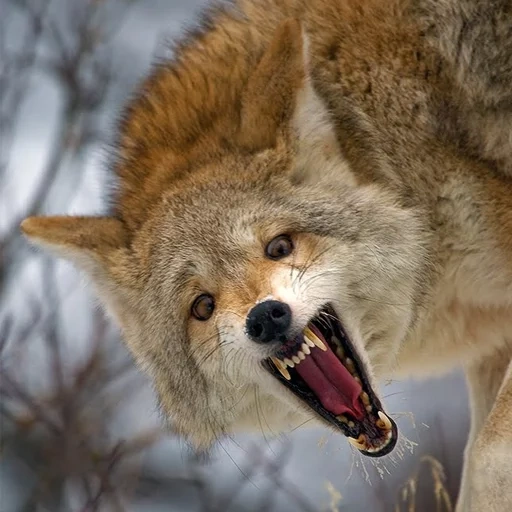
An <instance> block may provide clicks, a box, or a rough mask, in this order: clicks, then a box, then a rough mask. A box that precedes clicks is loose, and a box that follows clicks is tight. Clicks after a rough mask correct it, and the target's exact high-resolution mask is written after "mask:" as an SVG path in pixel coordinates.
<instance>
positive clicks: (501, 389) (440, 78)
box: [23, 0, 512, 512]
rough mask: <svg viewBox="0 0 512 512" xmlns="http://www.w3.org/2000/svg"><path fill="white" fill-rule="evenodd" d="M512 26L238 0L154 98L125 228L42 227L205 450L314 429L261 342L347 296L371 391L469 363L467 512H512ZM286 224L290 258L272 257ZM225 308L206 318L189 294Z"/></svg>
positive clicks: (460, 13)
mask: <svg viewBox="0 0 512 512" xmlns="http://www.w3.org/2000/svg"><path fill="white" fill-rule="evenodd" d="M511 26H512V13H511V8H510V6H509V4H508V3H507V2H505V1H501V2H500V1H497V2H479V1H477V0H459V1H456V0H441V1H433V0H417V1H416V0H390V1H387V2H383V1H382V0H308V1H305V0H304V1H301V0H287V1H286V0H259V1H255V0H253V1H249V0H239V1H238V2H235V3H233V4H227V5H225V6H223V7H220V8H217V9H214V10H213V11H212V14H210V15H209V17H208V20H207V21H205V22H204V24H203V26H202V28H200V29H198V30H196V31H195V32H194V33H192V34H190V36H189V37H187V38H185V39H184V40H183V41H182V43H181V44H179V45H178V46H177V48H176V54H175V57H174V58H173V60H172V61H171V62H165V63H162V64H160V65H159V66H158V67H157V68H156V69H155V70H154V72H153V73H152V74H151V76H150V77H149V78H148V79H147V80H146V81H145V82H144V84H143V85H142V86H141V88H140V91H139V93H138V96H137V98H136V99H134V100H133V101H132V102H131V103H130V105H129V106H128V109H127V111H126V113H125V115H124V120H123V122H122V124H121V127H120V135H119V145H118V153H117V161H116V163H115V165H114V169H113V171H114V173H115V176H116V178H117V181H118V193H117V196H116V197H115V199H114V202H113V204H112V215H111V217H108V218H78V217H77V218H62V217H56V218H50V219H38V218H31V219H28V220H26V221H25V222H24V223H23V231H24V232H25V234H26V235H27V236H28V237H29V238H31V239H32V240H33V241H34V242H35V243H40V244H41V245H43V246H47V247H49V248H50V249H51V250H54V251H55V252H57V253H58V254H60V255H62V256H64V257H67V258H69V259H71V260H72V261H75V262H76V263H77V265H78V266H80V267H81V268H82V269H83V270H85V271H86V272H87V273H88V274H89V276H90V277H91V279H92V282H93V284H94V286H95V287H96V289H97V291H98V294H99V296H100V297H101V299H102V300H103V302H104V304H105V305H106V308H107V310H108V311H109V312H110V313H111V314H112V315H113V316H114V317H115V318H116V319H117V320H118V322H119V324H120V325H121V327H122V330H123V333H124V337H125V340H126V343H127V345H128V347H129V349H130V350H131V352H132V353H133V355H134V357H135V359H136V361H137V362H138V363H139V365H140V366H141V368H143V369H144V370H145V371H147V372H148V373H149V374H150V375H151V377H152V378H153V380H154V383H155V388H156V390H157V392H158V395H159V398H160V401H161V404H162V410H163V411H164V413H165V415H166V416H167V417H169V419H170V422H171V424H172V426H173V428H175V429H176V430H177V431H178V432H180V433H181V434H183V435H184V436H186V437H187V438H188V439H190V440H191V441H192V442H193V443H194V444H195V445H196V446H198V447H201V448H204V447H207V446H209V445H211V443H212V442H213V441H215V439H218V438H219V437H220V436H222V435H231V434H232V433H233V432H235V431H238V430H244V429H245V430H247V429H250V428H255V429H258V428H259V426H258V420H257V416H258V414H262V415H264V416H265V418H266V420H265V423H267V424H268V428H271V429H272V430H274V431H278V430H280V431H283V430H287V429H289V428H292V427H293V426H294V425H297V424H299V423H302V422H304V421H305V420H307V419H310V418H312V417H313V416H312V412H311V411H310V410H309V409H307V408H305V407H304V406H303V405H302V404H301V403H300V402H299V401H298V400H297V399H296V398H295V396H294V395H292V394H291V393H289V392H288V391H287V390H286V389H284V388H283V386H281V385H280V384H279V383H278V382H277V381H276V380H275V379H274V378H273V377H271V376H270V375H268V374H267V373H266V372H265V371H264V370H263V369H262V368H261V366H260V364H259V362H260V361H261V360H262V359H264V358H266V357H268V356H269V355H270V354H269V353H268V352H265V349H264V348H262V347H259V346H258V347H256V346H255V344H254V343H252V342H250V341H249V340H248V339H247V336H246V335H245V333H244V331H243V325H244V319H245V317H246V316H247V313H248V311H249V309H250V308H251V307H252V306H253V305H254V304H255V302H256V301H258V300H261V299H263V298H264V297H268V296H269V295H270V296H272V297H275V298H278V299H280V300H282V301H286V302H288V303H289V304H290V306H291V308H292V311H293V317H294V322H295V323H294V325H295V326H297V328H300V327H301V326H303V325H304V323H305V322H307V320H308V318H310V317H311V315H313V314H314V312H315V311H316V310H317V308H318V307H319V306H321V305H322V304H323V303H325V302H326V301H330V302H332V303H333V304H334V305H335V307H336V310H337V312H338V313H339V314H340V316H341V318H342V320H343V323H344V325H345V326H346V328H347V330H348V332H349V333H350V335H351V338H352V340H353V343H354V344H355V346H356V347H357V349H358V352H359V353H360V355H361V359H362V360H363V362H364V363H365V364H366V366H367V367H368V370H369V374H370V378H371V379H382V378H389V377H394V376H407V375H411V374H412V375H416V376H417V375H420V374H423V375H425V376H428V375H432V374H435V373H439V372H443V371H446V370H448V369H450V368H453V367H454V366H456V365H462V366H463V367H464V368H465V369H466V371H467V375H468V382H469V384H470V390H471V397H472V422H473V425H472V430H471V435H470V440H469V442H468V447H467V449H466V455H465V457H466V461H465V470H464V482H463V486H462V492H461V497H460V499H459V504H458V511H459V512H463V511H464V512H465V511H480V510H486V511H487V510H488V511H496V512H498V511H499V512H502V511H504V510H511V509H512V491H510V489H511V488H512V485H511V484H512V452H511V449H510V444H511V441H512V430H511V427H510V425H512V375H511V369H510V359H511V353H512V346H511V345H510V342H509V340H510V339H512V181H511V178H510V173H511V171H510V169H511V167H510V166H511V163H510V162H511V154H512V153H511V148H512V144H511V142H510V141H511V140H512V139H511V131H510V130H511V128H510V126H512V125H511V123H510V122H509V119H510V112H511V108H512V102H511V100H512V97H511V95H512V92H511V89H510V86H509V85H510V79H511V78H512V65H511V62H512V32H511V30H510V27H511ZM283 232H286V233H290V234H291V235H292V236H293V239H294V242H295V252H294V256H293V258H291V259H290V260H287V261H283V262H275V261H269V260H268V259H265V257H264V255H263V250H264V247H265V244H266V243H268V241H269V240H270V239H272V238H273V237H274V236H276V235H279V234H281V233H283ZM204 292H208V293H211V294H212V295H214V296H215V299H216V308H215V314H214V316H213V317H212V319H211V320H210V321H208V322H198V321H197V320H195V319H194V318H192V317H191V316H190V306H191V303H192V302H193V300H194V298H195V297H196V296H197V295H198V294H200V293H204Z"/></svg>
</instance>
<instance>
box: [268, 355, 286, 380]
mask: <svg viewBox="0 0 512 512" xmlns="http://www.w3.org/2000/svg"><path fill="white" fill-rule="evenodd" d="M270 359H272V361H273V363H274V364H275V365H276V368H277V369H278V370H279V371H280V372H281V375H282V376H283V377H284V378H285V379H286V380H290V379H291V377H290V374H289V372H288V370H287V369H286V365H285V364H284V363H283V361H281V359H279V358H277V357H271V358H270Z"/></svg>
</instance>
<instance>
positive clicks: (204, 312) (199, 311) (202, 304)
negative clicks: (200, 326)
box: [192, 293, 215, 321]
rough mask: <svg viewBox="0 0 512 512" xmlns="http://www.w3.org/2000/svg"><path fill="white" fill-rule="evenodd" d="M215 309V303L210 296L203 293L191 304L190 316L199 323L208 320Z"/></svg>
mask: <svg viewBox="0 0 512 512" xmlns="http://www.w3.org/2000/svg"><path fill="white" fill-rule="evenodd" d="M214 309H215V301H214V300H213V297H212V296H211V295H208V294H206V293H203V294H202V295H199V297H197V299H196V300H195V301H194V303H193V304H192V314H193V315H194V316H195V317H196V318H197V319H198V320H201V321H205V320H208V319H209V318H210V317H211V316H212V314H213V310H214Z"/></svg>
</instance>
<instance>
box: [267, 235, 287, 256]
mask: <svg viewBox="0 0 512 512" xmlns="http://www.w3.org/2000/svg"><path fill="white" fill-rule="evenodd" d="M292 251H293V242H292V239H291V238H290V237H289V236H288V235H279V236H276V237H275V238H274V239H273V240H271V241H270V242H269V244H268V245H267V248H266V249H265V254H266V256H267V258H270V259H272V260H280V259H281V258H285V257H286V256H289V255H290V254H291V253H292Z"/></svg>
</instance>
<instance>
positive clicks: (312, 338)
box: [303, 327, 327, 352]
mask: <svg viewBox="0 0 512 512" xmlns="http://www.w3.org/2000/svg"><path fill="white" fill-rule="evenodd" d="M303 334H304V338H305V339H306V341H307V340H308V339H309V340H310V341H312V342H313V343H314V344H315V345H316V346H317V347H318V348H319V349H320V350H323V351H324V352H325V351H326V350H327V347H326V346H325V345H324V342H323V341H322V340H321V339H320V338H319V337H318V336H317V335H316V334H315V333H314V332H313V331H312V330H311V329H310V328H309V327H305V328H304V332H303Z"/></svg>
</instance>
